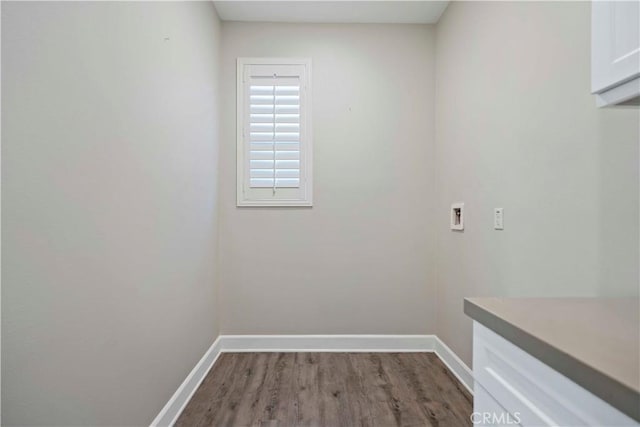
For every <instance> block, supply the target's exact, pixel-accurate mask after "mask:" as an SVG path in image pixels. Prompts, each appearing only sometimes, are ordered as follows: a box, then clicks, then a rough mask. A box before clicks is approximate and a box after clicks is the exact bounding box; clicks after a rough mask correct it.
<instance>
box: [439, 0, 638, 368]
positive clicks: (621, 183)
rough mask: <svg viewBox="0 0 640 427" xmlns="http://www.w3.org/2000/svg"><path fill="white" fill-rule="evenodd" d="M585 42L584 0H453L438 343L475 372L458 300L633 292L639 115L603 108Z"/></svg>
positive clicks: (443, 122)
mask: <svg viewBox="0 0 640 427" xmlns="http://www.w3.org/2000/svg"><path fill="white" fill-rule="evenodd" d="M590 46H591V42H590V4H589V3H588V2H582V3H572V2H569V3H556V2H551V3H543V2H454V3H451V4H450V5H449V7H448V9H447V11H446V12H445V14H444V16H443V17H442V19H441V20H440V22H439V24H438V26H437V54H436V55H437V71H436V76H437V78H436V91H437V96H436V151H437V156H436V161H435V164H436V165H437V170H438V175H437V176H438V179H437V182H438V185H437V187H438V189H439V190H438V194H437V204H436V212H435V214H434V217H435V222H434V223H435V229H436V233H437V237H438V246H437V270H438V273H437V275H438V279H437V283H438V299H437V301H438V302H437V307H438V335H439V336H440V337H441V338H442V339H444V341H445V342H446V343H447V344H448V345H449V346H450V347H451V348H452V349H453V350H454V351H455V352H456V353H458V354H459V355H460V356H461V357H462V359H463V360H464V361H465V362H467V363H470V362H471V321H470V320H469V319H468V318H466V317H465V316H464V314H463V313H462V300H463V298H464V297H468V296H571V295H575V296H600V295H621V296H622V295H638V280H639V279H638V256H639V252H638V233H639V230H638V217H639V212H638V192H639V188H638V180H639V177H638V141H639V132H638V127H639V124H640V120H639V119H640V116H639V112H638V109H637V108H636V109H624V108H616V109H597V108H596V107H595V99H594V97H593V96H592V95H590V94H589V91H590V69H591V66H590ZM456 201H464V202H465V210H466V212H465V215H466V217H465V231H464V232H463V233H460V232H452V231H450V230H449V224H448V210H449V206H450V204H451V203H452V202H456ZM495 207H503V208H504V226H505V229H504V231H494V230H493V222H492V221H493V208H495Z"/></svg>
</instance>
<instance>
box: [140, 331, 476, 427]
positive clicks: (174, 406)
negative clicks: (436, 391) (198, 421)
mask: <svg viewBox="0 0 640 427" xmlns="http://www.w3.org/2000/svg"><path fill="white" fill-rule="evenodd" d="M258 351H268V352H311V351H314V352H348V353H357V352H375V353H396V352H398V353H400V352H404V353H409V352H433V353H435V354H436V355H437V356H438V357H439V358H440V359H441V360H442V362H443V363H444V364H445V365H446V366H447V367H448V368H449V370H450V371H451V372H452V373H453V374H454V375H455V376H456V378H458V380H459V381H460V382H461V383H462V384H463V385H464V386H465V388H466V389H467V390H469V392H470V393H472V394H473V376H472V374H471V370H470V369H469V368H468V367H467V365H465V364H464V362H463V361H462V360H460V358H459V357H458V356H457V355H456V354H455V353H454V352H453V351H452V350H451V349H450V348H449V347H447V345H446V344H445V343H443V342H442V341H441V340H440V339H439V338H438V337H437V336H435V335H220V336H219V337H218V339H216V340H215V342H214V343H213V344H212V345H211V347H210V348H209V350H207V352H206V353H205V354H204V356H203V357H202V359H200V361H199V362H198V364H197V365H196V366H195V367H194V368H193V370H192V371H191V373H190V374H189V376H188V377H187V378H186V379H185V380H184V381H183V383H182V384H181V385H180V387H179V388H178V390H176V392H175V393H174V394H173V396H172V397H171V399H169V401H168V402H167V404H166V405H165V406H164V408H162V411H160V413H159V414H158V416H157V417H156V418H155V419H154V420H153V422H152V423H151V426H171V425H173V424H174V423H175V421H176V420H177V419H178V416H179V415H180V413H181V412H182V411H183V409H184V407H185V406H186V405H187V403H188V402H189V400H190V399H191V397H192V396H193V394H194V393H195V392H196V390H197V388H198V387H199V386H200V383H202V381H203V380H204V378H205V377H206V376H207V373H208V372H209V370H210V369H211V367H212V366H213V364H214V363H215V361H216V359H217V358H218V356H219V355H220V353H238V352H258Z"/></svg>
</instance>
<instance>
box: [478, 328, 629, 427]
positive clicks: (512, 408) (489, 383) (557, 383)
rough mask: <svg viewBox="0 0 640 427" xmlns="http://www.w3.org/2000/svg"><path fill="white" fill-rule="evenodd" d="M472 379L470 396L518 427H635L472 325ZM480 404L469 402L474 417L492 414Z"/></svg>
mask: <svg viewBox="0 0 640 427" xmlns="http://www.w3.org/2000/svg"><path fill="white" fill-rule="evenodd" d="M473 375H474V380H475V382H474V390H475V391H479V392H484V391H486V393H488V394H489V395H490V396H491V398H492V399H494V400H495V401H496V402H497V404H498V405H499V406H498V407H501V408H504V410H506V411H507V412H508V413H509V414H511V415H512V416H513V418H514V419H515V420H517V421H518V423H519V424H520V425H522V426H524V427H533V426H638V425H639V424H638V423H636V422H635V421H634V420H632V419H631V418H629V417H627V416H626V415H624V414H623V413H622V412H620V411H618V410H617V409H615V408H614V407H612V406H611V405H609V404H608V403H606V402H605V401H603V400H601V399H600V398H598V397H597V396H595V395H593V394H591V393H590V392H588V391H587V390H585V389H584V388H582V387H580V386H579V385H577V384H576V383H574V382H573V381H571V380H570V379H568V378H567V377H565V376H564V375H562V374H560V373H559V372H557V371H556V370H554V369H552V368H550V367H549V366H547V365H546V364H544V363H542V362H541V361H540V360H538V359H536V358H535V357H533V356H531V355H530V354H528V353H526V352H525V351H523V350H522V349H520V348H519V347H517V346H515V345H514V344H512V343H511V342H509V341H507V340H505V339H504V338H502V337H501V336H499V335H497V334H496V333H494V332H493V331H491V330H489V329H488V328H486V327H484V326H482V325H481V324H479V323H478V322H474V324H473ZM482 389H484V391H483V390H482ZM483 402H485V404H486V402H490V400H489V399H486V398H484V399H482V400H480V401H477V402H475V404H474V413H475V412H485V411H494V410H495V405H488V407H482V406H481V405H482V404H483ZM498 425H499V424H498Z"/></svg>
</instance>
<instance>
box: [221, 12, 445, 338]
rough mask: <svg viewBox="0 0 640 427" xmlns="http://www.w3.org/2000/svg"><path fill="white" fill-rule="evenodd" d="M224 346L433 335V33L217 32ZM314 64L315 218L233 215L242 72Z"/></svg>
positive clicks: (260, 211)
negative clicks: (252, 64)
mask: <svg viewBox="0 0 640 427" xmlns="http://www.w3.org/2000/svg"><path fill="white" fill-rule="evenodd" d="M222 28H223V30H222V33H223V57H222V99H223V105H224V108H223V111H222V114H223V122H222V139H221V178H220V197H221V199H220V208H221V209H220V283H221V289H220V299H221V301H224V303H223V305H222V307H221V332H222V333H226V334H252V333H255V334H262V333H265V334H268V333H276V334H294V333H300V334H349V333H361V334H366V333H370V334H376V333H377V334H385V333H398V334H412V333H430V332H434V330H435V308H434V299H433V296H434V292H433V275H434V270H433V262H432V258H433V243H434V242H433V236H432V235H431V233H430V231H429V230H430V229H431V227H430V220H431V211H432V200H433V191H434V186H433V177H434V171H433V99H434V89H433V81H434V76H433V67H434V56H433V48H434V32H433V27H431V26H426V25H340V24H338V25H321V24H320V25H318V24H300V25H298V24H256V23H227V22H225V23H223V27H222ZM251 56H265V57H270V56H271V57H310V58H311V59H312V61H313V65H312V69H313V82H312V86H313V88H312V90H313V132H314V206H313V207H312V208H237V207H236V206H235V200H236V195H235V189H236V185H235V170H236V169H235V144H236V132H235V129H236V117H235V111H236V109H235V103H236V91H235V87H236V81H235V80H236V58H237V57H251Z"/></svg>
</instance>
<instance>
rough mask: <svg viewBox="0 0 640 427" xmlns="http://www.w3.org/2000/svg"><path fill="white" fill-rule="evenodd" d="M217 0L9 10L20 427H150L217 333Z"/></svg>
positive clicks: (9, 328)
mask: <svg viewBox="0 0 640 427" xmlns="http://www.w3.org/2000/svg"><path fill="white" fill-rule="evenodd" d="M219 39H220V37H219V24H218V18H217V16H216V13H215V10H214V7H213V5H212V4H211V3H210V2H197V3H179V2H178V3H164V2H142V3H133V2H119V3H111V2H69V3H62V2H60V3H58V2H42V3H31V2H21V3H10V2H2V138H3V139H2V197H3V212H2V239H3V240H2V246H3V253H2V266H3V269H2V284H3V288H2V315H3V319H2V381H3V384H2V409H3V411H4V413H3V414H2V415H3V422H4V424H6V425H43V424H44V425H65V426H66V425H127V426H132V425H148V423H149V422H151V420H152V419H153V418H154V417H155V415H156V414H157V413H158V412H159V411H160V409H161V408H162V406H163V405H164V404H165V403H166V402H167V400H168V399H169V397H170V396H171V395H172V394H173V392H174V391H175V390H176V388H177V387H178V386H179V385H180V383H181V382H182V380H184V378H185V377H186V375H187V374H188V373H189V371H190V370H191V369H192V368H193V366H194V365H195V364H196V362H197V361H198V360H199V359H200V357H201V356H202V355H203V354H204V352H205V350H206V349H207V348H208V347H209V346H210V345H211V343H212V342H213V340H214V339H215V337H216V335H217V330H218V327H217V321H216V315H217V310H216V305H217V304H216V295H215V287H214V278H215V275H216V269H215V262H216V226H217V200H216V199H217V194H216V192H217V167H216V164H217V156H218V154H217V150H218V119H217V114H218V113H217V103H216V100H217V99H218V95H217V67H218V54H219V52H218V45H219Z"/></svg>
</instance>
